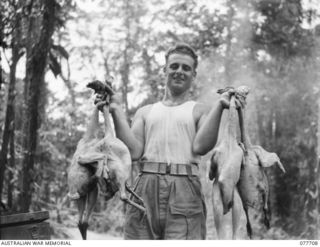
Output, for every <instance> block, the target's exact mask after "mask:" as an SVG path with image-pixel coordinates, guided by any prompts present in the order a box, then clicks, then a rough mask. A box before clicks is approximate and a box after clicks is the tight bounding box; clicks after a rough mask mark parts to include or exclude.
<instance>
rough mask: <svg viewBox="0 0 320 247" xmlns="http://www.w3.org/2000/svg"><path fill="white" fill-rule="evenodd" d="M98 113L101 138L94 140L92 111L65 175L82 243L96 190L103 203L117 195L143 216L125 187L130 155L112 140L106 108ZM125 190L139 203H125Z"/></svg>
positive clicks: (96, 123)
mask: <svg viewBox="0 0 320 247" xmlns="http://www.w3.org/2000/svg"><path fill="white" fill-rule="evenodd" d="M98 82H99V81H98ZM99 83H101V82H99ZM91 85H92V84H91ZM102 111H103V117H104V125H105V126H104V127H105V133H104V134H105V136H104V137H103V138H102V139H99V138H98V130H99V110H98V109H97V108H96V107H95V108H94V111H93V114H92V116H91V119H90V122H89V125H88V127H87V131H86V132H85V134H84V136H83V138H82V139H81V140H80V141H79V143H78V145H77V149H76V152H75V154H74V156H73V159H72V162H71V166H70V169H69V171H68V186H69V194H68V195H69V198H70V199H72V200H75V201H76V202H77V206H78V211H79V223H78V227H79V230H80V233H81V236H82V238H83V239H86V238H87V228H88V221H89V218H90V215H91V213H92V210H93V209H94V206H95V204H96V202H97V198H98V190H99V189H100V191H101V194H102V195H103V196H104V197H105V199H106V200H109V199H110V198H112V197H113V196H114V194H115V193H116V192H117V191H119V193H120V199H121V200H123V201H124V202H126V203H129V204H131V205H132V206H135V207H136V208H138V209H139V210H142V211H143V212H145V207H144V204H143V200H142V199H141V198H140V197H139V196H137V195H136V194H135V193H134V192H133V191H132V190H131V189H130V187H129V186H128V185H127V183H126V181H127V180H128V179H129V177H130V171H131V156H130V152H129V150H128V148H127V146H126V145H125V144H124V143H123V142H122V141H121V140H119V139H118V138H116V137H115V135H114V133H113V130H112V127H111V123H110V119H109V108H108V106H107V105H106V104H105V105H103V107H102ZM126 190H127V191H129V192H130V193H131V194H132V195H133V196H135V197H136V198H137V199H138V201H139V203H136V202H133V201H131V200H129V199H128V196H127V194H126Z"/></svg>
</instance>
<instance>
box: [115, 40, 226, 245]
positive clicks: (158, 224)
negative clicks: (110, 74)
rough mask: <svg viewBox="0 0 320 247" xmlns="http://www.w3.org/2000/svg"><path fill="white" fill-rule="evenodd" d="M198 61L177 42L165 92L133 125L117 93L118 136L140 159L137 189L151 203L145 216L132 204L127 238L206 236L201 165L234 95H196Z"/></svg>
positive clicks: (168, 56) (167, 67)
mask: <svg viewBox="0 0 320 247" xmlns="http://www.w3.org/2000/svg"><path fill="white" fill-rule="evenodd" d="M197 65H198V58H197V55H196V53H195V52H194V50H193V49H192V48H191V47H190V46H188V45H186V44H178V45H176V46H175V47H173V48H171V49H170V50H169V51H168V52H167V53H166V65H165V67H164V72H165V77H166V89H165V95H164V98H163V99H162V101H160V102H158V103H155V104H152V105H147V106H144V107H142V108H140V109H139V110H138V111H137V113H136V115H135V117H134V120H133V123H132V127H131V129H130V127H129V125H128V123H127V121H126V117H125V115H124V113H123V111H122V110H121V102H120V101H119V100H118V99H119V97H116V96H113V97H112V98H111V104H110V111H111V114H112V117H113V120H114V124H115V130H116V134H117V137H118V138H120V139H121V140H122V141H123V142H124V143H125V144H126V145H127V146H128V148H129V150H130V153H131V157H132V159H133V160H139V164H140V173H139V176H138V177H137V178H136V182H135V188H134V190H135V192H136V193H137V194H138V195H140V196H141V197H142V198H143V200H144V204H145V207H146V209H147V215H146V216H145V215H144V214H143V212H142V211H140V210H138V209H136V208H134V207H131V206H130V205H128V207H127V211H126V220H125V226H124V234H125V239H205V238H206V207H205V203H204V198H203V195H202V190H201V184H200V180H199V168H198V165H199V161H200V155H202V154H205V153H206V152H208V151H209V150H211V149H212V148H213V146H214V145H215V143H216V140H217V134H218V130H219V124H220V119H221V113H222V110H223V108H225V107H228V104H229V95H228V94H224V95H223V96H222V97H221V99H220V100H219V101H218V102H216V103H215V104H214V105H213V107H212V108H211V109H209V108H208V107H205V106H204V105H203V104H200V103H196V102H195V101H190V100H189V99H188V98H189V93H190V92H189V91H190V88H191V85H192V83H195V78H196V75H197V73H196V69H197ZM199 129H200V130H199Z"/></svg>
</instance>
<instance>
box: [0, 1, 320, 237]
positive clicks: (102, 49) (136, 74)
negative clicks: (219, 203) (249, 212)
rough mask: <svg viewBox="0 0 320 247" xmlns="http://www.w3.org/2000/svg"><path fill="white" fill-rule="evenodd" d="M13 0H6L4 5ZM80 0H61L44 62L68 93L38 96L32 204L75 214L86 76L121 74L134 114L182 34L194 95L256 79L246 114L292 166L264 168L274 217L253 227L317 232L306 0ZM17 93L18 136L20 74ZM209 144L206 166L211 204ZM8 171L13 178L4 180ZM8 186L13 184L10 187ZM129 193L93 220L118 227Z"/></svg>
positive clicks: (313, 42) (0, 116) (208, 95)
mask: <svg viewBox="0 0 320 247" xmlns="http://www.w3.org/2000/svg"><path fill="white" fill-rule="evenodd" d="M7 3H8V1H3V2H1V4H2V5H3V6H4V4H7ZM83 3H84V1H78V3H77V5H75V4H74V3H73V2H72V1H58V4H59V6H60V7H59V9H60V11H58V12H57V13H58V14H57V16H56V18H57V22H58V25H57V26H56V27H55V28H56V30H55V31H56V33H55V35H54V37H53V44H54V45H53V46H52V49H51V50H50V55H49V61H48V62H49V64H48V66H49V68H50V69H51V71H52V72H53V74H54V76H55V77H56V80H60V79H61V80H62V81H63V82H64V85H65V86H66V88H67V90H68V94H67V95H66V96H65V98H63V99H61V98H59V97H57V96H56V95H54V94H53V92H50V91H45V92H46V93H44V94H43V96H42V97H43V99H42V101H41V102H43V104H42V105H41V107H42V113H41V118H42V125H41V128H40V129H39V137H38V143H39V146H38V148H37V152H36V161H35V169H34V170H35V176H34V178H35V180H34V188H35V193H33V198H32V209H34V210H40V209H49V210H50V211H52V212H54V213H53V214H52V215H53V217H52V220H56V221H59V219H60V220H61V221H62V222H65V225H73V226H74V225H75V224H76V221H77V219H76V212H75V207H74V205H73V204H71V203H70V202H69V201H68V200H67V199H66V193H67V186H66V171H67V169H68V167H69V165H70V160H71V158H72V155H73V152H74V150H75V147H76V144H77V142H78V141H79V139H80V138H81V136H82V135H83V132H84V130H85V126H86V122H87V121H86V120H87V118H88V114H89V113H90V110H91V107H92V105H93V104H92V102H91V99H90V92H89V90H84V85H85V83H86V82H88V81H89V80H92V79H100V80H103V79H104V78H106V76H107V75H109V74H111V75H112V76H114V78H115V82H114V87H115V88H116V89H117V90H119V91H121V92H122V94H123V97H124V99H125V100H127V101H128V105H127V106H125V108H128V109H127V110H128V112H127V114H128V117H129V118H131V117H132V116H133V114H134V113H135V111H136V109H137V108H138V107H140V106H141V105H145V104H150V103H153V102H155V101H157V100H160V99H161V98H162V96H163V88H164V80H163V74H162V68H161V65H163V63H164V60H163V55H164V52H165V51H166V50H167V49H168V47H169V46H171V45H172V44H174V43H176V42H187V43H189V44H191V45H192V46H193V47H194V48H195V49H196V51H197V52H198V54H199V61H200V63H199V67H198V76H197V81H196V84H195V85H194V88H193V89H192V93H191V97H192V98H193V99H197V100H199V101H202V102H204V103H206V104H209V105H212V104H213V102H214V101H215V100H216V99H217V98H218V96H217V94H216V90H217V89H218V88H221V87H225V86H229V85H234V86H238V85H242V84H245V85H248V86H250V87H251V93H250V95H249V98H248V106H247V107H248V110H247V111H248V112H247V114H248V119H249V123H248V124H249V128H250V136H251V139H252V140H253V142H255V143H257V144H260V145H262V146H263V147H265V148H266V149H267V150H268V151H272V152H276V153H277V154H278V155H279V156H280V158H281V160H282V162H283V163H284V165H285V168H286V170H287V173H286V174H285V175H283V174H281V173H280V172H279V171H278V170H277V169H276V168H271V169H269V170H268V175H269V178H270V181H269V182H270V188H271V197H270V199H271V200H270V202H271V208H272V215H273V218H272V219H273V220H272V228H271V229H270V230H269V231H265V230H264V229H262V228H261V226H260V225H259V223H258V222H256V223H255V229H257V230H256V231H255V234H256V238H257V239H289V238H293V239H295V238H309V239H310V238H315V237H316V235H315V234H316V232H315V227H316V219H317V217H319V205H317V196H316V195H317V194H316V192H317V188H318V187H317V186H318V185H317V177H316V173H315V170H316V169H315V168H316V162H317V156H316V148H317V145H318V143H317V139H316V136H317V133H318V131H319V130H318V121H319V120H318V119H319V106H318V103H319V102H318V98H319V84H318V81H319V72H318V71H319V70H318V66H319V55H320V54H319V52H316V51H317V49H319V44H320V42H319V36H317V32H315V29H312V28H311V27H310V28H306V27H305V25H304V23H305V22H306V21H307V22H308V23H311V22H312V19H313V18H315V16H316V15H317V12H316V10H310V9H303V8H302V4H301V1H291V0H288V1H275V0H252V1H244V0H242V1H232V0H226V1H223V3H222V6H223V7H222V8H220V9H219V10H217V9H211V8H210V6H209V5H207V4H200V3H198V1H194V0H181V1H139V3H136V2H132V1H127V0H121V1H113V0H109V1H101V0H95V1H91V5H90V6H92V7H91V9H86V8H85V7H84V5H83ZM18 12H19V11H18ZM15 13H17V12H16V11H15V9H14V8H12V7H9V8H6V12H4V14H5V18H4V19H3V20H5V21H4V22H2V23H4V24H5V25H12V21H11V20H12V19H10V18H11V17H10V16H12V15H14V14H15ZM1 14H2V16H3V13H1ZM63 23H65V25H64V26H62V25H61V24H63ZM7 30H9V29H7V28H6V29H3V28H1V31H2V32H1V36H0V38H1V39H0V41H1V46H2V47H4V48H6V47H8V46H9V45H10V40H11V36H10V33H6V32H4V31H7ZM74 40H76V41H74ZM160 57H161V58H160ZM161 59H162V60H161ZM50 73H51V72H48V74H50ZM50 83H55V82H54V81H50ZM50 86H52V84H51V85H50ZM124 86H125V87H124ZM7 88H8V87H7V85H4V87H3V88H2V90H1V91H0V93H1V95H6V92H5V90H7ZM17 95H18V97H17V101H16V105H17V107H16V111H17V114H16V117H15V122H16V128H17V131H16V133H17V139H19V138H20V136H21V135H22V134H23V133H22V132H21V127H22V123H23V119H21V115H22V112H23V108H22V106H21V105H22V100H21V99H22V98H23V82H21V81H20V82H19V83H17ZM2 101H3V98H2V97H1V102H2ZM85 102H86V103H85ZM1 105H3V104H1ZM2 108H3V107H1V113H0V124H1V129H3V125H4V110H3V109H2ZM0 134H2V133H1V132H0ZM20 145H21V144H20V143H19V142H17V143H16V154H17V155H16V157H17V160H18V161H19V160H20V159H21V157H22V153H21V146H20ZM209 156H210V154H209V155H208V157H206V158H205V159H204V160H203V164H202V170H201V173H202V184H203V185H204V187H203V188H204V194H205V197H206V199H207V203H208V204H210V196H211V195H210V191H211V188H210V187H211V184H210V182H209V181H208V180H207V178H206V174H207V171H206V169H207V168H206V163H207V162H206V160H208V158H209ZM20 169H21V168H20V167H18V166H16V167H14V168H12V169H11V170H12V172H13V174H14V176H13V178H12V179H11V181H13V182H14V184H15V186H14V187H13V190H14V194H17V193H18V186H17V183H18V182H17V176H16V174H17V173H18V171H19V170H20ZM7 174H9V171H7ZM9 180H10V179H9V178H6V179H5V184H7V185H8V184H9V183H10V181H9ZM318 190H319V188H318ZM7 192H8V186H7V187H6V188H5V193H4V194H5V196H7ZM122 205H123V204H122V203H121V202H119V200H118V198H114V199H113V200H112V201H110V202H108V203H106V202H104V201H103V200H99V202H98V204H97V206H96V210H95V214H96V216H94V217H93V219H92V222H91V223H92V224H91V228H92V229H95V230H97V231H101V232H103V231H111V232H117V233H118V234H121V231H122V229H121V226H122V223H123V206H122ZM209 208H210V207H209ZM70 212H71V213H70Z"/></svg>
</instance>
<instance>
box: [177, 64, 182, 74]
mask: <svg viewBox="0 0 320 247" xmlns="http://www.w3.org/2000/svg"><path fill="white" fill-rule="evenodd" d="M176 72H177V73H182V72H183V69H182V65H180V66H179V67H178V68H177V70H176Z"/></svg>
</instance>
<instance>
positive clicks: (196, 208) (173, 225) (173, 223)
mask: <svg viewBox="0 0 320 247" xmlns="http://www.w3.org/2000/svg"><path fill="white" fill-rule="evenodd" d="M195 186H200V183H199V184H197V183H193V182H192V181H190V179H189V178H188V177H178V178H177V179H176V180H175V182H174V184H173V186H172V189H171V193H170V198H169V210H168V216H167V224H166V233H165V238H166V239H204V238H205V228H204V227H203V226H204V225H205V220H206V219H205V209H204V204H203V200H202V195H201V187H195Z"/></svg>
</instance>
